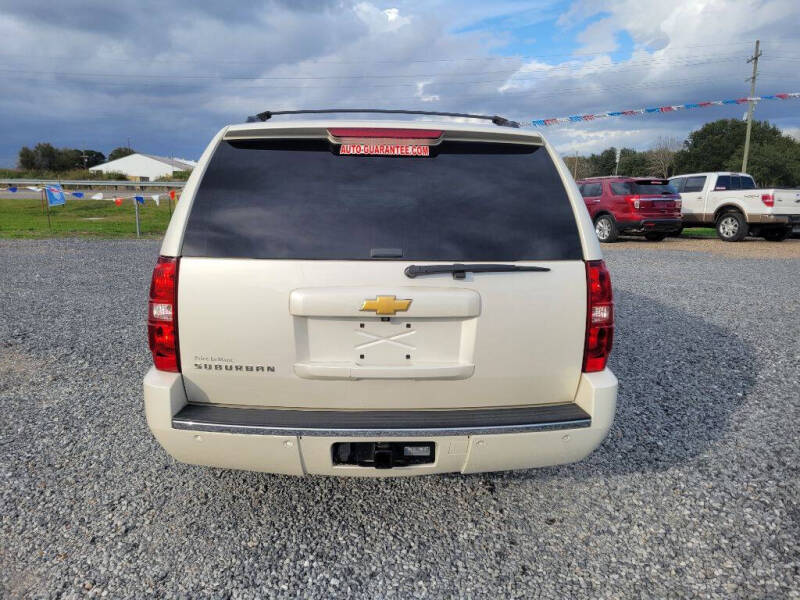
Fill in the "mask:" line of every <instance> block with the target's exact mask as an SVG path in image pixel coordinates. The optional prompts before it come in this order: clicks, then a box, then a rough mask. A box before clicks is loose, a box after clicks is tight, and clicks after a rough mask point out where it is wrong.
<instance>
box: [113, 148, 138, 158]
mask: <svg viewBox="0 0 800 600" xmlns="http://www.w3.org/2000/svg"><path fill="white" fill-rule="evenodd" d="M129 154H136V150H133V149H132V148H123V147H119V148H114V149H113V150H112V151H111V154H109V155H108V160H109V161H112V160H117V159H118V158H122V157H123V156H128V155H129Z"/></svg>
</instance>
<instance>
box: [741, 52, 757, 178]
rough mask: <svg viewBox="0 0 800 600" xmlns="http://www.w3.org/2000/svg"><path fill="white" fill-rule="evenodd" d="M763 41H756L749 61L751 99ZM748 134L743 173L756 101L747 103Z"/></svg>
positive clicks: (748, 152) (748, 151)
mask: <svg viewBox="0 0 800 600" xmlns="http://www.w3.org/2000/svg"><path fill="white" fill-rule="evenodd" d="M760 44H761V40H756V51H755V52H753V56H751V57H750V58H748V59H747V62H749V63H750V62H751V63H753V76H752V77H751V78H750V80H749V81H750V97H751V98H754V97H755V95H756V77H757V76H758V58H759V56H761V54H762V53H761V51H759V49H758V47H759V45H760ZM747 105H748V106H747V133H745V136H744V156H743V157H742V173H747V157H748V155H749V154H750V129H752V127H753V111H754V110H755V108H756V102H755V100H750V101H749V102H748V103H747Z"/></svg>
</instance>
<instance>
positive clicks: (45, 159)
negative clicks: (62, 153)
mask: <svg viewBox="0 0 800 600" xmlns="http://www.w3.org/2000/svg"><path fill="white" fill-rule="evenodd" d="M57 159H58V150H56V149H55V148H53V146H52V144H48V143H41V142H40V143H38V144H36V145H35V146H34V147H33V168H34V169H37V170H39V171H55V168H56V161H57Z"/></svg>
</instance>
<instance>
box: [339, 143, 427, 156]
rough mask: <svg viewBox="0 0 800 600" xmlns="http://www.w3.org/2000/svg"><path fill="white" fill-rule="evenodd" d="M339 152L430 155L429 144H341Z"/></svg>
mask: <svg viewBox="0 0 800 600" xmlns="http://www.w3.org/2000/svg"><path fill="white" fill-rule="evenodd" d="M339 154H340V155H342V156H345V155H371V156H430V154H431V149H430V146H425V145H422V144H342V145H341V147H340V148H339Z"/></svg>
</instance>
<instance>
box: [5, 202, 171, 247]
mask: <svg viewBox="0 0 800 600" xmlns="http://www.w3.org/2000/svg"><path fill="white" fill-rule="evenodd" d="M173 208H174V203H173ZM169 218H170V211H169V207H168V201H167V198H166V197H164V196H162V198H161V206H156V205H155V203H154V202H153V201H152V199H150V198H149V197H147V196H145V204H144V205H139V223H140V227H141V232H142V237H154V238H157V237H160V236H162V235H164V231H166V228H167V224H168V223H169ZM94 219H97V220H94ZM63 236H84V237H115V238H116V237H123V238H129V237H134V238H135V237H136V215H135V212H134V207H133V200H132V199H127V200H123V203H122V206H117V205H116V204H114V203H113V202H112V201H110V200H78V199H70V198H68V199H67V203H66V204H65V205H63V206H52V207H50V227H48V225H47V215H46V214H43V213H42V202H41V200H28V199H17V198H10V199H2V198H0V238H46V237H63Z"/></svg>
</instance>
